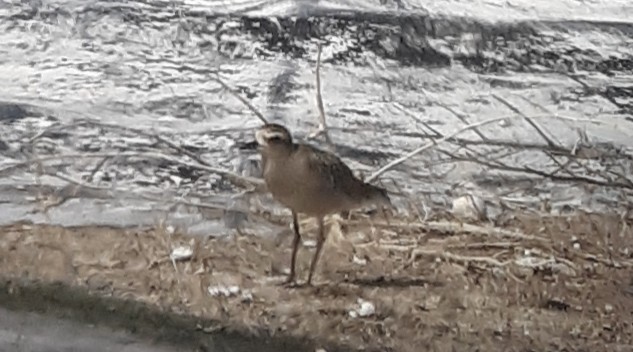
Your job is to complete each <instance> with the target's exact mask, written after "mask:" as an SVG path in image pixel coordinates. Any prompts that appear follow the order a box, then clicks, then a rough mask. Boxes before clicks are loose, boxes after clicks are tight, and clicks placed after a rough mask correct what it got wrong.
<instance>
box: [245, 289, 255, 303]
mask: <svg viewBox="0 0 633 352" xmlns="http://www.w3.org/2000/svg"><path fill="white" fill-rule="evenodd" d="M242 302H245V303H248V302H253V293H252V292H251V290H244V291H242Z"/></svg>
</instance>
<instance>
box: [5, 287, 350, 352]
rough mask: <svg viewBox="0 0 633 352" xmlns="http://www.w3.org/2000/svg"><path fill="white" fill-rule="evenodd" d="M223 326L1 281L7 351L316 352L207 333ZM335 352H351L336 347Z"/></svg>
mask: <svg viewBox="0 0 633 352" xmlns="http://www.w3.org/2000/svg"><path fill="white" fill-rule="evenodd" d="M208 326H218V322H213V321H209V320H205V319H203V318H200V317H195V316H187V315H185V314H175V313H170V312H169V309H164V308H163V309H161V308H160V307H156V306H152V305H148V304H145V303H142V302H138V301H134V300H130V299H128V300H124V299H121V298H116V297H112V296H111V295H110V294H108V293H106V292H89V291H88V290H87V289H86V288H85V287H77V286H74V287H71V286H68V284H67V283H62V282H51V281H33V280H24V279H20V278H13V279H7V278H6V277H5V278H3V279H2V280H1V281H0V348H3V351H32V352H36V351H51V352H61V351H71V350H72V351H88V350H90V351H99V352H101V351H126V352H149V351H157V352H167V351H213V352H215V351H218V352H219V351H236V352H247V351H270V352H273V351H280V352H283V351H311V350H314V344H313V343H308V342H302V341H299V340H298V339H293V338H284V337H275V338H271V337H269V338H266V337H261V336H259V337H255V336H253V335H252V334H248V333H246V332H244V331H242V332H238V331H227V330H224V329H223V331H216V332H213V331H206V332H205V331H203V330H204V327H208ZM330 348H331V349H328V351H329V350H332V351H346V349H341V348H339V349H337V348H333V347H330Z"/></svg>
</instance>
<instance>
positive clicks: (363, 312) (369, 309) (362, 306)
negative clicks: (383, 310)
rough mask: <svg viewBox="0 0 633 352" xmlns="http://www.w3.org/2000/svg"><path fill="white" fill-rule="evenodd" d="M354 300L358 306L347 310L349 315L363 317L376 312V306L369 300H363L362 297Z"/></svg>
mask: <svg viewBox="0 0 633 352" xmlns="http://www.w3.org/2000/svg"><path fill="white" fill-rule="evenodd" d="M356 302H357V303H358V307H356V308H355V309H352V310H350V311H349V316H350V317H352V318H358V317H360V318H364V317H369V316H372V315H374V314H375V313H376V307H374V304H373V303H371V302H369V301H365V300H364V299H362V298H359V299H358V300H357V301H356Z"/></svg>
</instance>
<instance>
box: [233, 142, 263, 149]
mask: <svg viewBox="0 0 633 352" xmlns="http://www.w3.org/2000/svg"><path fill="white" fill-rule="evenodd" d="M258 146H259V144H258V143H257V141H251V142H241V143H237V148H238V149H239V150H257V147H258Z"/></svg>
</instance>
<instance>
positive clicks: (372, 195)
mask: <svg viewBox="0 0 633 352" xmlns="http://www.w3.org/2000/svg"><path fill="white" fill-rule="evenodd" d="M364 186H365V190H366V193H367V197H366V199H365V203H367V204H373V205H379V206H386V207H392V204H391V198H389V194H388V193H387V190H385V189H384V188H381V187H378V186H374V185H371V184H369V183H365V185H364Z"/></svg>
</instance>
